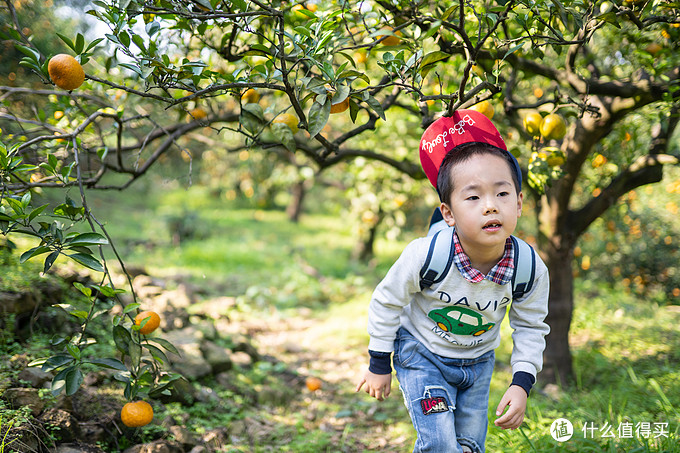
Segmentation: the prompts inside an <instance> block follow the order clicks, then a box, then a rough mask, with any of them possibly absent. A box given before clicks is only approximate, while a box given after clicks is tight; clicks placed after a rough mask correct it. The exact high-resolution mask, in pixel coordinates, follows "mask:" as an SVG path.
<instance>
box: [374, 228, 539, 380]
mask: <svg viewBox="0 0 680 453" xmlns="http://www.w3.org/2000/svg"><path fill="white" fill-rule="evenodd" d="M430 241H431V238H430V237H424V238H419V239H416V240H414V241H413V242H411V243H410V244H409V245H408V246H407V247H406V248H405V249H404V251H403V252H402V254H401V256H400V257H399V259H398V260H397V261H396V262H395V263H394V265H393V266H392V267H391V268H390V270H389V271H388V273H387V275H386V276H385V278H384V279H383V280H382V281H381V282H380V284H379V285H378V286H377V287H376V289H375V291H374V292H373V297H372V298H371V303H370V306H369V316H368V333H369V335H370V342H369V346H368V349H369V350H371V351H378V352H392V351H393V350H394V339H395V337H396V333H397V330H398V329H399V327H400V326H403V327H404V328H405V329H406V330H408V331H409V332H411V334H413V336H415V337H416V338H417V339H418V340H419V341H420V342H421V343H422V344H423V345H425V347H427V348H428V349H429V350H430V351H431V352H433V353H435V354H437V355H440V356H443V357H450V358H476V357H479V356H481V355H482V354H484V353H486V352H488V351H491V350H493V349H496V347H498V345H499V344H500V341H501V339H500V324H501V321H502V320H503V318H504V316H505V313H506V311H507V308H508V306H509V307H510V309H509V315H508V316H509V320H510V326H511V327H512V328H513V329H514V333H513V334H512V339H513V351H512V356H511V359H510V363H511V365H512V372H513V374H514V373H517V372H518V371H524V372H527V373H529V374H531V375H532V376H534V378H535V377H536V375H537V374H538V372H539V371H541V368H542V366H543V350H544V348H545V338H544V337H545V335H547V334H548V332H549V331H550V327H548V325H547V324H546V323H545V322H544V319H545V317H546V315H547V314H548V291H549V280H548V268H547V267H546V265H545V264H544V263H543V261H542V260H541V259H540V258H539V257H538V255H537V256H536V274H535V275H536V277H535V280H534V285H533V288H532V290H531V291H530V292H529V293H528V294H526V295H524V297H522V298H520V299H518V300H515V301H514V302H513V301H512V284H510V283H508V284H505V285H499V284H497V283H494V282H492V281H490V280H488V279H484V280H482V281H480V282H478V283H473V282H470V281H468V280H466V279H465V277H463V275H462V274H461V272H460V271H459V270H458V268H457V267H456V265H455V264H453V265H452V266H451V269H450V270H449V272H448V274H447V275H446V277H445V278H444V279H443V280H442V281H441V282H439V283H435V284H433V285H432V286H431V287H430V288H426V289H424V290H422V291H421V289H420V275H419V274H420V269H421V268H422V266H423V264H424V262H425V258H426V256H427V252H428V248H429V245H430ZM513 253H514V252H513ZM511 302H512V303H511Z"/></svg>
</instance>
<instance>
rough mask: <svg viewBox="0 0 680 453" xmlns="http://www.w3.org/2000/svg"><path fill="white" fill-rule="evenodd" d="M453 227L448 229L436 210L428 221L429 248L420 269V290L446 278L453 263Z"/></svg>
mask: <svg viewBox="0 0 680 453" xmlns="http://www.w3.org/2000/svg"><path fill="white" fill-rule="evenodd" d="M453 231H454V228H453V227H449V226H448V225H447V224H446V222H444V219H443V218H442V216H441V213H440V212H439V208H437V209H436V210H435V212H434V214H433V215H432V220H431V221H430V231H429V232H428V233H427V235H428V237H431V238H432V239H431V240H430V248H429V249H428V251H427V257H426V258H425V263H424V264H423V267H422V268H421V269H420V289H421V290H422V289H425V288H429V287H430V286H432V285H433V284H434V283H438V282H440V281H442V280H443V279H444V277H446V274H447V273H448V272H449V269H450V268H451V264H452V263H453V255H454V252H453Z"/></svg>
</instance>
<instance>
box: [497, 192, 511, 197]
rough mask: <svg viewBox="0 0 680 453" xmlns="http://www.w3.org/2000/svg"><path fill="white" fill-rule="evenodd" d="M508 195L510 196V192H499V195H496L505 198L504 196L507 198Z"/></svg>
mask: <svg viewBox="0 0 680 453" xmlns="http://www.w3.org/2000/svg"><path fill="white" fill-rule="evenodd" d="M508 195H510V192H500V193H499V194H498V196H499V197H506V196H508Z"/></svg>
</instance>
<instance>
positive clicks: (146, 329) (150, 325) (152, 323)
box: [135, 310, 161, 335]
mask: <svg viewBox="0 0 680 453" xmlns="http://www.w3.org/2000/svg"><path fill="white" fill-rule="evenodd" d="M147 318H149V319H148V320H147V321H146V324H144V326H142V328H141V329H139V333H141V334H142V335H148V334H150V333H151V332H153V331H154V330H156V329H158V326H159V325H160V324H161V317H160V316H158V313H156V312H155V311H151V310H147V311H143V312H141V313H139V314H138V315H137V316H135V324H137V325H138V326H139V325H141V324H142V321H144V320H145V319H147Z"/></svg>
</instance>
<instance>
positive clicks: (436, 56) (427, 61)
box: [420, 50, 451, 67]
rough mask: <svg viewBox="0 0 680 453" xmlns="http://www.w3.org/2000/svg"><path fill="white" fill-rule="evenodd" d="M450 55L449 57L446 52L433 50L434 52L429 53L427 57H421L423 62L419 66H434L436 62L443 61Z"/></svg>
mask: <svg viewBox="0 0 680 453" xmlns="http://www.w3.org/2000/svg"><path fill="white" fill-rule="evenodd" d="M450 56H451V55H449V54H448V53H446V52H441V51H439V50H435V51H434V52H430V53H428V54H427V55H425V56H424V57H423V60H422V61H421V62H420V66H421V67H424V66H427V65H431V64H434V63H436V62H438V61H441V60H445V59H447V58H449V57H450Z"/></svg>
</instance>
